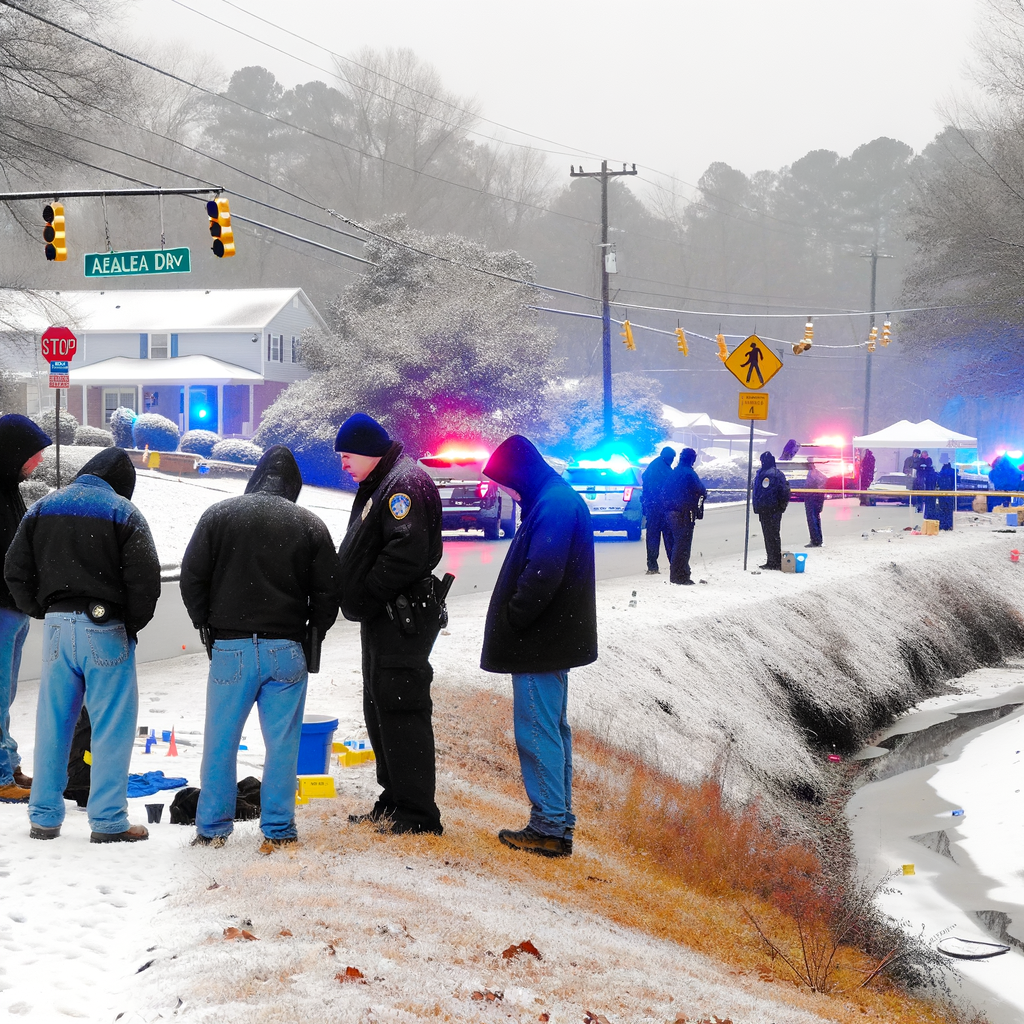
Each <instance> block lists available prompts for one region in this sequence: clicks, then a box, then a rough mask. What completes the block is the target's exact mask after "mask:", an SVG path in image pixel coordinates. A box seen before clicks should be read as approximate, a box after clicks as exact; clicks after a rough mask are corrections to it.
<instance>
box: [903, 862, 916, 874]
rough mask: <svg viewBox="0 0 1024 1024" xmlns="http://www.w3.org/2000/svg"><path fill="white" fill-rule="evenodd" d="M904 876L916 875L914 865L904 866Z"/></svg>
mask: <svg viewBox="0 0 1024 1024" xmlns="http://www.w3.org/2000/svg"><path fill="white" fill-rule="evenodd" d="M903 874H905V875H912V874H914V865H913V864H904V865H903Z"/></svg>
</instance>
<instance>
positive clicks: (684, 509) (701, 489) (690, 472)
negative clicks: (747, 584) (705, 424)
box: [667, 448, 708, 587]
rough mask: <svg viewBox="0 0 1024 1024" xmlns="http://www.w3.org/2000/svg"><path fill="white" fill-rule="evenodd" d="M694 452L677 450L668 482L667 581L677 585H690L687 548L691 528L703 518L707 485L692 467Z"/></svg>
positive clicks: (691, 542) (694, 458) (689, 449)
mask: <svg viewBox="0 0 1024 1024" xmlns="http://www.w3.org/2000/svg"><path fill="white" fill-rule="evenodd" d="M696 461H697V453H696V452H695V451H694V450H693V449H692V448H684V449H683V450H682V451H681V452H680V453H679V465H678V466H676V468H675V469H674V470H672V477H671V479H670V480H669V482H668V499H667V504H668V509H669V520H668V521H669V526H670V527H671V529H672V563H671V568H670V572H669V582H670V583H678V584H679V585H680V586H684V587H689V586H692V585H693V580H692V579H691V578H690V548H691V547H692V546H693V528H694V527H695V526H696V525H697V520H698V519H703V518H704V499H705V498H706V497H707V496H708V489H707V488H706V487H705V486H704V485H703V484H702V483H701V480H700V477H699V476H697V471H696V470H695V469H694V468H693V464H694V462H696Z"/></svg>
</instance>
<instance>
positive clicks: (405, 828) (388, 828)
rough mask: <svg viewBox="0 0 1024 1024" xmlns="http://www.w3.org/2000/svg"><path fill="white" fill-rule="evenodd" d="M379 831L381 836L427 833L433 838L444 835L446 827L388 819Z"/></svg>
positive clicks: (383, 822)
mask: <svg viewBox="0 0 1024 1024" xmlns="http://www.w3.org/2000/svg"><path fill="white" fill-rule="evenodd" d="M377 831H378V832H379V833H380V834H381V835H394V836H405V835H419V834H421V833H426V834H428V835H432V836H439V835H443V834H444V826H443V825H441V824H440V823H438V824H437V825H424V824H423V823H422V822H419V821H392V820H391V819H389V818H387V819H385V820H384V821H382V822H381V823H380V826H379V827H378V828H377Z"/></svg>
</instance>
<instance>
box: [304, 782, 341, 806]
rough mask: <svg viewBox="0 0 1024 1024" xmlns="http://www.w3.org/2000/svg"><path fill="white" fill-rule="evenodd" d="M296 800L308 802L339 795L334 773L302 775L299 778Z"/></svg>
mask: <svg viewBox="0 0 1024 1024" xmlns="http://www.w3.org/2000/svg"><path fill="white" fill-rule="evenodd" d="M297 783H298V784H297V786H296V791H295V802H296V803H297V804H308V803H309V801H310V800H330V799H331V798H332V797H335V796H337V795H338V794H337V792H336V790H335V788H334V777H333V776H332V775H300V776H299V777H298V780H297Z"/></svg>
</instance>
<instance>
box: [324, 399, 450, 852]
mask: <svg viewBox="0 0 1024 1024" xmlns="http://www.w3.org/2000/svg"><path fill="white" fill-rule="evenodd" d="M334 450H335V451H337V452H340V454H341V465H342V468H343V469H344V470H345V471H346V472H347V473H349V474H350V475H351V476H352V478H353V479H354V480H355V481H356V482H357V483H358V484H359V490H358V491H357V492H356V497H355V502H354V504H353V506H352V515H351V517H350V518H349V525H348V531H347V533H346V534H345V537H344V539H343V540H342V542H341V547H340V548H339V550H338V557H339V560H340V566H339V580H340V587H339V590H340V597H341V612H342V614H343V615H344V616H345V618H346V619H351V620H353V621H355V622H359V623H360V638H361V641H362V650H363V715H364V718H365V720H366V729H367V732H368V733H369V735H370V743H371V745H372V746H373V751H374V754H375V755H376V759H377V781H378V782H379V783H380V786H381V793H380V796H378V797H377V802H376V803H375V804H374V805H373V808H372V810H370V811H369V812H368V813H366V814H354V815H350V817H349V820H350V821H353V822H364V821H371V822H379V823H380V828H381V830H382V831H391V832H395V833H403V832H432V833H435V834H437V835H440V834H441V831H442V828H441V814H440V812H439V811H438V809H437V804H436V803H435V802H434V730H433V726H432V724H431V709H432V704H431V700H430V683H431V681H432V679H433V676H434V671H433V669H432V668H431V667H430V661H429V657H430V651H431V648H433V646H434V640H435V639H436V638H437V634H438V632H439V631H440V628H441V618H442V615H444V614H445V613H444V594H443V593H442V592H441V587H442V585H441V584H440V583H439V582H438V581H437V580H436V579H435V578H434V577H433V576H432V575H431V573H432V571H433V569H434V567H435V566H436V565H437V563H438V562H440V560H441V551H442V544H441V499H440V497H439V495H438V493H437V487H436V486H435V485H434V482H433V481H432V480H431V479H430V477H429V476H428V475H427V474H426V473H425V472H424V471H423V470H422V469H421V468H420V467H419V466H417V465H416V463H415V462H413V461H412V459H410V458H407V457H404V456H403V455H402V445H401V443H400V442H398V441H392V440H391V438H390V437H389V436H388V433H387V431H386V430H385V429H384V428H383V427H382V426H381V425H380V424H379V423H378V422H377V421H376V420H375V419H373V418H372V417H370V416H367V415H366V414H365V413H356V414H355V415H353V416H350V417H349V418H348V419H347V420H346V421H345V422H344V423H343V424H342V425H341V428H340V429H339V431H338V436H337V438H336V440H335V442H334Z"/></svg>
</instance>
